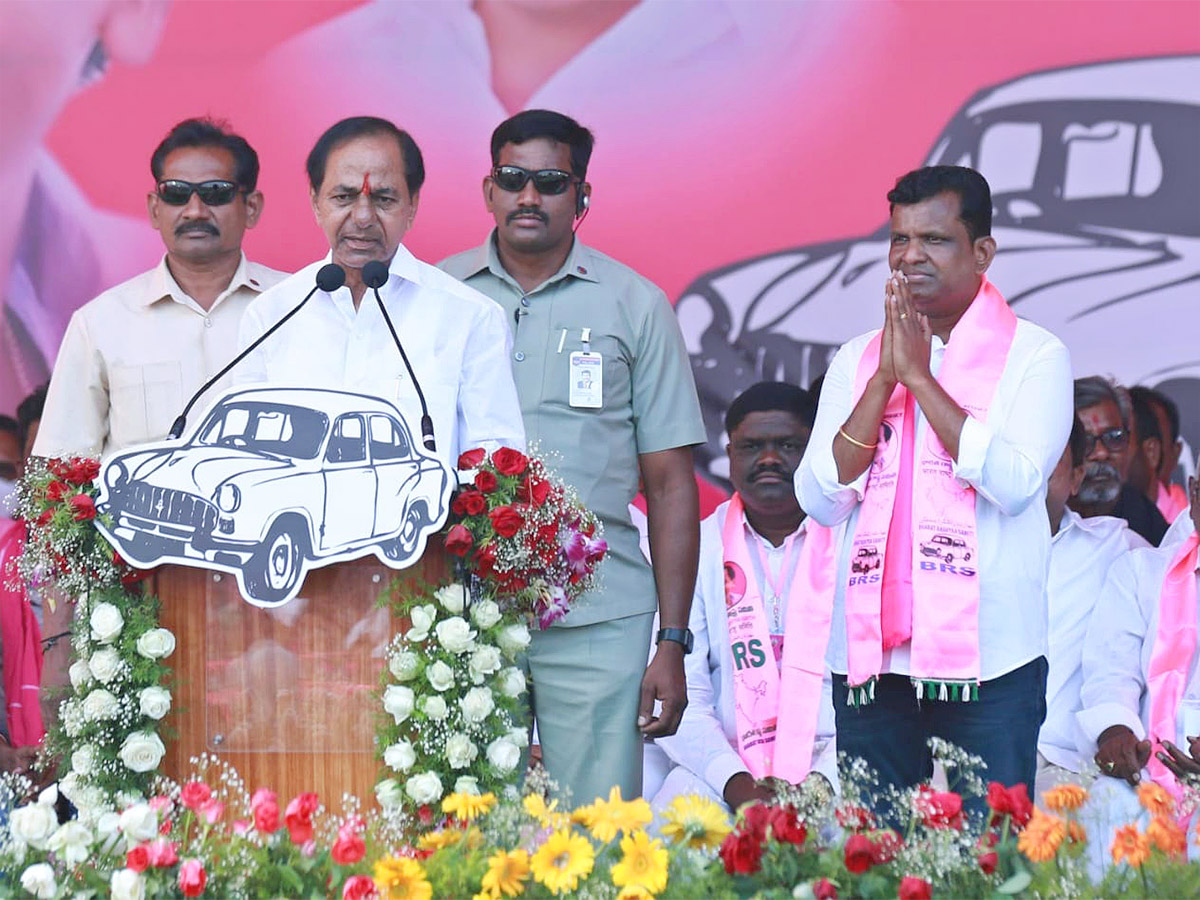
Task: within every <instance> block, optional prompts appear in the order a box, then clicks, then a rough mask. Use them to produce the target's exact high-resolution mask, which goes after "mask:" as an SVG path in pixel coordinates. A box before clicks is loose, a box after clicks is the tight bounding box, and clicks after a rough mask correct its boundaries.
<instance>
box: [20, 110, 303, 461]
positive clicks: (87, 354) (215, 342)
mask: <svg viewBox="0 0 1200 900" xmlns="http://www.w3.org/2000/svg"><path fill="white" fill-rule="evenodd" d="M150 169H151V172H152V173H153V174H154V181H155V190H154V191H153V192H151V193H150V194H149V195H148V197H147V207H148V210H149V213H150V224H151V225H153V226H154V227H155V228H156V229H158V232H159V234H161V235H162V239H163V243H164V244H165V245H166V248H167V253H166V256H165V257H164V258H163V259H162V261H161V262H160V263H159V264H158V266H156V267H155V268H154V269H151V270H150V271H149V272H144V273H142V274H141V275H138V276H136V277H134V278H131V279H130V280H129V281H126V282H124V283H123V284H119V285H117V286H116V287H114V288H111V289H110V290H107V291H105V292H104V293H103V294H101V295H100V296H99V297H97V298H96V299H95V300H92V301H91V302H90V303H87V304H86V305H84V306H83V307H82V308H80V309H79V310H77V311H76V312H75V313H74V315H72V316H71V322H70V324H69V325H68V326H67V331H66V334H65V335H64V336H63V342H62V346H61V347H60V349H59V351H58V359H57V361H56V362H55V365H54V374H53V376H52V377H51V380H50V392H49V394H48V396H47V398H46V408H45V412H44V414H43V416H42V421H41V428H40V430H39V432H38V436H37V441H36V442H35V444H34V448H33V449H34V454H35V455H37V456H65V455H69V454H77V453H90V454H97V453H99V454H101V455H108V454H110V453H112V452H114V451H116V450H120V449H121V448H123V447H126V446H129V445H130V444H137V443H141V442H144V441H151V440H156V439H159V438H163V437H165V436H166V434H167V432H168V430H169V429H170V427H171V423H172V422H173V421H174V420H175V417H176V416H177V415H179V412H180V410H181V409H182V408H183V405H184V404H185V403H186V402H187V400H188V398H189V397H190V396H191V394H192V393H193V392H194V391H195V390H197V389H198V388H199V387H200V386H201V385H202V384H203V383H204V382H205V381H206V380H207V379H208V378H209V377H211V376H212V374H213V373H215V372H216V371H217V370H218V369H220V367H221V366H222V365H224V364H225V363H226V362H227V361H228V360H229V359H230V358H231V357H232V356H233V354H234V353H235V352H236V351H237V333H238V325H239V323H240V321H241V317H242V313H243V312H244V311H245V309H246V306H247V305H248V304H249V303H250V301H251V300H252V299H254V298H255V297H257V296H258V294H259V293H261V292H262V291H264V290H266V289H267V288H269V287H271V286H272V285H274V284H276V283H277V282H279V281H281V280H282V279H283V277H284V275H283V273H281V272H276V271H273V270H272V269H268V268H266V267H265V266H260V265H258V264H257V263H252V262H250V261H249V260H247V259H246V255H245V254H244V253H243V252H242V235H243V234H244V233H245V230H246V229H247V228H253V227H254V226H255V225H256V224H257V223H258V218H259V216H260V215H261V213H262V206H263V197H262V194H261V193H260V192H259V191H258V190H256V188H255V185H256V183H257V181H258V154H256V153H255V152H254V149H253V148H252V147H251V146H250V145H249V144H248V143H247V142H246V141H245V139H243V138H241V137H239V136H238V135H236V134H232V133H230V132H229V131H226V130H225V129H224V128H223V127H222V126H220V125H218V124H217V123H214V122H212V121H210V120H207V119H188V120H186V121H184V122H180V123H179V124H178V125H176V126H175V127H174V128H173V129H171V131H170V133H169V134H168V135H167V136H166V138H165V139H164V140H163V142H162V143H161V144H159V145H158V147H157V149H155V151H154V154H153V155H152V156H151V158H150ZM227 383H228V382H227V381H223V382H221V383H218V384H216V385H214V387H213V388H212V390H211V392H210V396H209V397H208V398H205V400H202V401H201V404H202V405H203V404H204V403H206V402H207V400H208V399H211V397H212V396H215V395H216V393H218V392H219V391H220V390H221V389H222V388H223V387H225V386H226V385H227Z"/></svg>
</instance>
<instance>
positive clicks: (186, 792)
mask: <svg viewBox="0 0 1200 900" xmlns="http://www.w3.org/2000/svg"><path fill="white" fill-rule="evenodd" d="M211 799H212V788H210V787H209V786H208V785H207V784H205V783H204V782H203V781H189V782H188V783H187V784H185V785H184V786H183V788H182V789H181V790H180V791H179V802H180V803H182V804H183V805H184V806H186V807H187V808H188V809H191V810H197V809H199V808H200V807H201V806H203V805H204V804H205V803H207V802H208V801H209V800H211Z"/></svg>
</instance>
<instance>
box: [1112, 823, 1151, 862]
mask: <svg viewBox="0 0 1200 900" xmlns="http://www.w3.org/2000/svg"><path fill="white" fill-rule="evenodd" d="M1111 852H1112V861H1113V864H1114V865H1115V864H1116V863H1119V862H1120V861H1121V860H1122V859H1123V860H1125V861H1126V862H1127V863H1129V864H1130V865H1131V866H1133V867H1134V868H1135V869H1136V868H1138V867H1139V866H1140V865H1141V864H1142V863H1144V862H1145V861H1146V860H1147V859H1149V858H1150V838H1148V837H1146V835H1144V834H1142V833H1141V832H1139V831H1138V829H1137V825H1126V826H1125V827H1124V828H1118V829H1117V836H1116V837H1114V838H1113V843H1112V851H1111Z"/></svg>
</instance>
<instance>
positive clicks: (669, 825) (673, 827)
mask: <svg viewBox="0 0 1200 900" xmlns="http://www.w3.org/2000/svg"><path fill="white" fill-rule="evenodd" d="M662 817H663V820H664V822H665V823H666V824H664V825H663V827H662V833H663V836H664V837H666V838H668V839H669V840H671V841H673V842H674V843H676V844H686V845H687V846H689V847H692V848H694V849H696V850H716V849H717V848H718V847H720V846H721V842H722V841H723V840H725V835H727V834H729V832H730V830H731V829H732V826H731V824H730V821H729V814H728V813H727V812H725V809H724V808H723V807H721V806H718V805H717V804H716V803H713V802H712V801H711V800H709V799H707V798H705V797H700V796H697V795H695V794H688V795H684V796H678V797H676V798H675V799H674V800H672V801H671V805H670V806H668V807H667V808H666V809H665V810H663V814H662Z"/></svg>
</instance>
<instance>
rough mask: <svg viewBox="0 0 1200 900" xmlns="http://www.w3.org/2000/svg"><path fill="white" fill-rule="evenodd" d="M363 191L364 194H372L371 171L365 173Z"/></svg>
mask: <svg viewBox="0 0 1200 900" xmlns="http://www.w3.org/2000/svg"><path fill="white" fill-rule="evenodd" d="M362 192H363V193H364V194H366V195H367V196H368V197H369V196H370V195H371V173H370V172H364V173H363V183H362Z"/></svg>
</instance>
